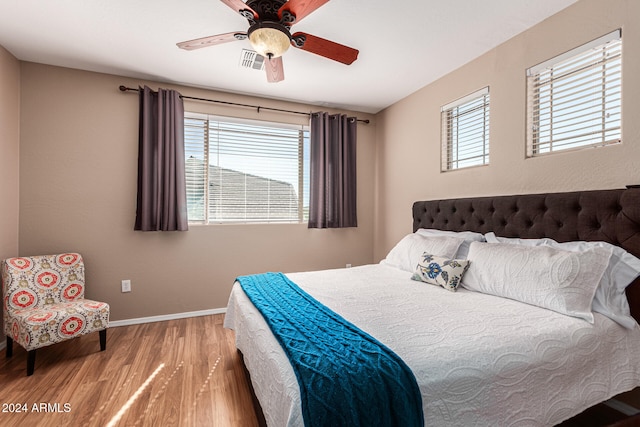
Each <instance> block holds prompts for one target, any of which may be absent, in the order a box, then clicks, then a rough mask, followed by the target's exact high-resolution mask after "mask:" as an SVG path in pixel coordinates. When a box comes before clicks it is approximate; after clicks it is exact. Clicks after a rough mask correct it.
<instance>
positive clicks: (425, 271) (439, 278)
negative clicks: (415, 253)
mask: <svg viewBox="0 0 640 427" xmlns="http://www.w3.org/2000/svg"><path fill="white" fill-rule="evenodd" d="M467 268H469V261H468V260H466V259H450V258H444V257H439V256H435V255H431V254H429V253H427V252H425V253H424V254H422V257H421V258H420V261H419V262H418V265H416V268H415V271H414V273H413V276H411V279H412V280H418V281H422V282H425V283H429V284H431V285H436V286H442V287H443V288H445V289H446V290H448V291H451V292H455V291H457V290H458V286H460V283H462V276H463V275H464V273H465V272H466V271H467Z"/></svg>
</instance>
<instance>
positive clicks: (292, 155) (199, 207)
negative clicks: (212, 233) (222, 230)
mask: <svg viewBox="0 0 640 427" xmlns="http://www.w3.org/2000/svg"><path fill="white" fill-rule="evenodd" d="M184 133H185V161H186V182H187V206H188V215H189V222H191V223H204V224H209V223H224V222H298V221H302V220H303V219H304V217H305V212H306V211H307V210H308V203H307V202H306V201H308V186H309V182H308V178H306V179H305V175H306V176H308V166H306V167H305V164H306V165H308V160H306V159H307V158H308V155H307V153H308V144H309V131H308V128H307V127H303V126H296V125H287V124H280V123H267V122H259V121H252V120H251V121H250V120H238V119H230V118H221V117H214V116H207V115H202V114H195V113H185V122H184Z"/></svg>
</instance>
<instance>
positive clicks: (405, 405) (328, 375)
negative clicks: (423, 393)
mask: <svg viewBox="0 0 640 427" xmlns="http://www.w3.org/2000/svg"><path fill="white" fill-rule="evenodd" d="M237 280H238V282H240V285H241V286H242V289H243V290H244V292H245V293H246V294H247V296H248V297H249V299H250V300H251V301H252V302H253V304H254V305H255V306H256V307H257V308H258V310H259V311H260V312H261V313H262V315H263V316H264V318H265V320H266V321H267V323H268V324H269V327H270V328H271V331H272V332H273V334H274V335H275V337H276V338H277V340H278V342H279V343H280V345H281V346H282V348H283V349H284V351H285V353H286V354H287V356H288V357H289V360H290V362H291V365H292V366H293V371H294V372H295V374H296V377H297V378H298V383H299V385H300V397H301V400H302V415H303V417H304V423H305V426H307V427H311V426H327V427H328V426H331V427H334V426H349V427H353V426H363V427H364V426H366V427H371V426H398V427H413V426H423V425H424V418H423V413H422V399H421V397H420V390H419V388H418V384H417V382H416V379H415V377H414V376H413V373H412V372H411V370H410V369H409V367H408V366H407V365H406V364H405V363H404V362H403V361H402V359H400V357H399V356H398V355H396V354H395V353H394V352H393V351H391V350H390V349H389V348H387V347H386V346H384V345H383V344H382V343H380V342H378V341H377V340H376V339H375V338H373V337H372V336H370V335H368V334H367V333H365V332H363V331H361V330H360V329H358V328H357V327H356V326H355V325H353V324H352V323H350V322H348V321H347V320H345V319H344V318H342V317H341V316H340V315H338V314H337V313H335V312H333V311H332V310H330V309H329V308H328V307H326V306H324V305H323V304H321V303H320V302H318V301H317V300H315V299H314V298H313V297H312V296H311V295H309V294H307V293H306V292H305V291H303V290H302V289H300V287H298V286H297V285H296V284H295V283H293V282H292V281H290V280H289V279H288V278H287V277H286V276H285V275H284V274H282V273H266V274H258V275H252V276H242V277H238V279H237Z"/></svg>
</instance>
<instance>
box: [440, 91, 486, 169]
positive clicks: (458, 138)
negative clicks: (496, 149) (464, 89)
mask: <svg viewBox="0 0 640 427" xmlns="http://www.w3.org/2000/svg"><path fill="white" fill-rule="evenodd" d="M441 112H442V170H443V171H448V170H452V169H460V168H465V167H469V166H478V165H486V164H488V163H489V88H488V87H487V88H484V89H482V90H479V91H477V92H474V93H472V94H470V95H467V96H465V97H464V98H461V99H459V100H457V101H454V102H451V103H449V104H447V105H445V106H443V107H442V108H441Z"/></svg>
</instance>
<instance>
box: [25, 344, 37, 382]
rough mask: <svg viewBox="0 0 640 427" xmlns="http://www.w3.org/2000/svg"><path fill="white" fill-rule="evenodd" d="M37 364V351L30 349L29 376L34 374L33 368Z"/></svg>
mask: <svg viewBox="0 0 640 427" xmlns="http://www.w3.org/2000/svg"><path fill="white" fill-rule="evenodd" d="M35 366H36V351H35V350H29V351H28V352H27V376H28V377H30V376H31V375H33V369H34V368H35Z"/></svg>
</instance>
